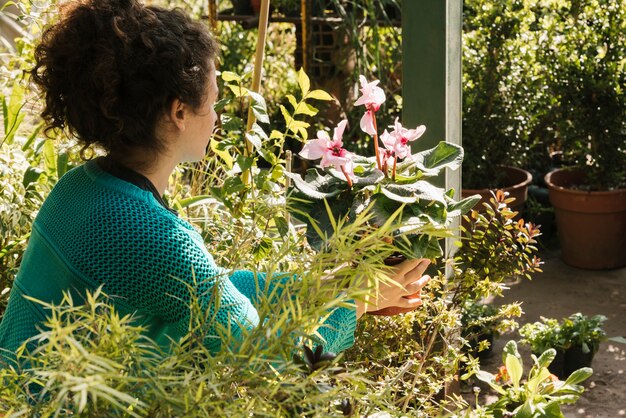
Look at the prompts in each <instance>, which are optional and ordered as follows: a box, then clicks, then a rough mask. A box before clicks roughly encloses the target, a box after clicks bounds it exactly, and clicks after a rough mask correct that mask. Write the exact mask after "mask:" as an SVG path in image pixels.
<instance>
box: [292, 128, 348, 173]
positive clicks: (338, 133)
mask: <svg viewBox="0 0 626 418" xmlns="http://www.w3.org/2000/svg"><path fill="white" fill-rule="evenodd" d="M347 123H348V121H347V120H342V121H341V122H339V124H338V125H337V127H336V128H335V131H334V133H333V138H332V140H331V139H330V136H329V135H328V132H326V131H318V132H317V138H315V139H312V140H311V141H309V142H307V143H306V144H305V145H304V147H303V148H302V151H300V153H299V155H300V156H301V157H302V158H306V159H307V160H317V159H318V158H321V159H322V160H321V161H320V166H321V167H322V168H325V167H330V166H334V167H335V169H337V170H340V171H341V172H343V174H344V175H345V176H346V180H349V178H348V177H350V178H354V168H353V164H352V158H353V157H354V155H353V154H352V153H351V152H349V151H347V150H345V149H344V148H343V142H342V137H343V131H344V130H345V129H346V125H347Z"/></svg>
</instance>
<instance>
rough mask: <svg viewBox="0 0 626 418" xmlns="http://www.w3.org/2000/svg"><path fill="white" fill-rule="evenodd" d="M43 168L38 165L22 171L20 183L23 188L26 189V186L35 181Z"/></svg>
mask: <svg viewBox="0 0 626 418" xmlns="http://www.w3.org/2000/svg"><path fill="white" fill-rule="evenodd" d="M42 173H43V170H41V169H40V168H39V167H28V168H27V169H26V171H25V172H24V178H23V180H22V184H23V185H24V188H25V189H28V186H29V185H30V184H32V183H35V182H36V181H37V180H39V178H40V177H41V174H42Z"/></svg>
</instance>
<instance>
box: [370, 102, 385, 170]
mask: <svg viewBox="0 0 626 418" xmlns="http://www.w3.org/2000/svg"><path fill="white" fill-rule="evenodd" d="M369 111H370V112H372V122H373V124H374V154H375V155H376V167H377V168H378V169H379V170H381V171H382V167H381V166H380V158H379V156H378V126H376V112H375V111H374V110H369Z"/></svg>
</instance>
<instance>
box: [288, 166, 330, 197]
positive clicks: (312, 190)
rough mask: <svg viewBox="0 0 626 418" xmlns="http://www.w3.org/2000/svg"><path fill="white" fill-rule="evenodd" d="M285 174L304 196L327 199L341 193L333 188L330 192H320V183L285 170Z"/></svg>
mask: <svg viewBox="0 0 626 418" xmlns="http://www.w3.org/2000/svg"><path fill="white" fill-rule="evenodd" d="M285 176H287V177H289V178H290V179H291V180H292V181H293V185H294V187H296V188H297V189H298V190H299V191H301V192H302V193H304V194H305V195H306V196H308V197H311V198H313V199H318V200H321V199H327V198H329V197H333V196H335V195H337V194H339V193H341V190H340V189H335V190H334V191H332V192H322V191H320V190H319V186H320V183H318V182H307V181H305V180H303V179H302V177H300V175H298V174H295V173H288V172H285Z"/></svg>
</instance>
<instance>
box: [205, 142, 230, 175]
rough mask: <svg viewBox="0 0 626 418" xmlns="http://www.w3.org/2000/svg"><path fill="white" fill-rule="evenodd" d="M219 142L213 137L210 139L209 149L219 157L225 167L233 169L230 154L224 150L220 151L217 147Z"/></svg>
mask: <svg viewBox="0 0 626 418" xmlns="http://www.w3.org/2000/svg"><path fill="white" fill-rule="evenodd" d="M218 144H219V142H218V141H217V140H216V139H215V138H214V137H213V138H211V142H210V143H209V146H210V148H211V150H213V152H214V153H215V154H216V155H217V156H219V157H220V158H221V159H222V160H223V161H224V163H225V164H226V166H227V167H228V168H229V169H232V168H233V157H232V156H231V155H230V153H229V152H228V151H225V150H221V149H220V148H219V147H218Z"/></svg>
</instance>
